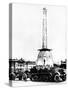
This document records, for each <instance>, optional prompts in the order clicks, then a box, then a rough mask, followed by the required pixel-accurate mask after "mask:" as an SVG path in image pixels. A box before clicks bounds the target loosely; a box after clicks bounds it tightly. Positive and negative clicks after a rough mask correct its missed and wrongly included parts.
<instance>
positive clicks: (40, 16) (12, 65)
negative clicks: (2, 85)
mask: <svg viewBox="0 0 68 90" xmlns="http://www.w3.org/2000/svg"><path fill="white" fill-rule="evenodd" d="M66 55H67V52H66V8H65V7H64V6H55V5H46V4H45V5H44V4H23V3H10V4H9V82H10V83H11V84H12V86H24V85H25V86H26V85H41V84H45V85H46V84H54V83H55V84H57V83H58V84H60V83H65V82H66V76H67V72H66V69H67V67H66V64H67V57H66Z"/></svg>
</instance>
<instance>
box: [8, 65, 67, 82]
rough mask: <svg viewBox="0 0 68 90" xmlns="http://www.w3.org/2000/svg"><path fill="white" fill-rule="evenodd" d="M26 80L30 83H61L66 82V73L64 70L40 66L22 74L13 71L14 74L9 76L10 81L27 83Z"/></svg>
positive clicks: (18, 71)
mask: <svg viewBox="0 0 68 90" xmlns="http://www.w3.org/2000/svg"><path fill="white" fill-rule="evenodd" d="M28 78H29V79H30V80H31V81H39V82H62V81H65V80H66V72H65V69H63V68H59V67H51V68H46V67H44V68H43V67H41V66H34V67H33V68H31V69H30V71H28V70H26V71H24V72H22V70H15V72H11V73H10V74H9V79H10V80H24V81H27V80H28Z"/></svg>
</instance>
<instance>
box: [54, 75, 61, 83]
mask: <svg viewBox="0 0 68 90" xmlns="http://www.w3.org/2000/svg"><path fill="white" fill-rule="evenodd" d="M54 81H55V82H61V81H62V78H61V77H60V76H59V75H58V74H57V75H55V76H54Z"/></svg>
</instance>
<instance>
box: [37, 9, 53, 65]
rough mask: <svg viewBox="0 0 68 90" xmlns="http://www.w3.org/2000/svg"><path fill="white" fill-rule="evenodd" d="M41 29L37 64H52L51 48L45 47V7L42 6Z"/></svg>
mask: <svg viewBox="0 0 68 90" xmlns="http://www.w3.org/2000/svg"><path fill="white" fill-rule="evenodd" d="M42 25H43V29H42V48H41V49H39V54H38V56H37V61H36V64H37V65H44V66H50V67H52V66H53V57H52V53H51V49H49V48H47V9H46V8H43V23H42Z"/></svg>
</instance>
